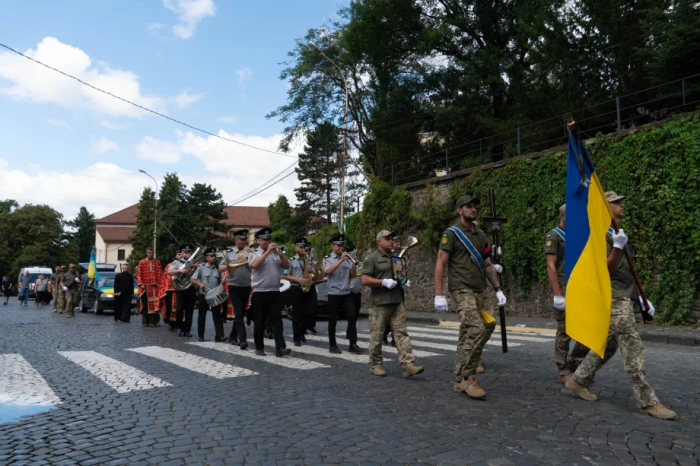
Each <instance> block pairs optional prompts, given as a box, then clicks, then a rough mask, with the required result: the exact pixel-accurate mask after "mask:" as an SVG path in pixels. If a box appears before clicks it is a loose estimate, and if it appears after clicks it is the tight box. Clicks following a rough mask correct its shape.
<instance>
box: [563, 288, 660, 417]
mask: <svg viewBox="0 0 700 466" xmlns="http://www.w3.org/2000/svg"><path fill="white" fill-rule="evenodd" d="M634 319H635V316H634V306H633V303H632V301H631V300H629V299H624V298H623V299H614V300H613V302H612V313H611V317H610V330H609V332H608V342H607V344H606V346H605V354H604V357H603V358H602V359H601V358H600V356H598V355H597V354H595V353H594V352H593V351H591V352H589V353H588V356H586V358H585V359H584V360H583V362H582V363H581V365H580V366H579V367H578V369H576V372H574V375H573V377H574V380H576V382H578V383H580V384H581V385H584V386H586V387H587V386H588V385H590V383H591V382H592V381H593V376H594V375H595V373H596V371H597V370H598V369H600V368H601V367H603V364H605V363H606V362H608V361H609V360H610V359H611V358H612V357H613V356H614V355H615V353H616V352H617V348H618V347H619V348H620V352H621V353H622V358H623V360H624V362H625V371H627V375H628V376H629V378H630V382H632V391H634V395H635V396H636V397H637V403H638V404H639V407H640V408H646V407H648V406H652V405H655V404H656V403H658V402H659V399H658V398H657V397H656V393H654V389H653V388H651V386H650V385H649V383H648V382H647V377H646V373H645V371H644V344H642V338H641V337H640V336H639V332H638V331H637V324H636V322H635V320H634Z"/></svg>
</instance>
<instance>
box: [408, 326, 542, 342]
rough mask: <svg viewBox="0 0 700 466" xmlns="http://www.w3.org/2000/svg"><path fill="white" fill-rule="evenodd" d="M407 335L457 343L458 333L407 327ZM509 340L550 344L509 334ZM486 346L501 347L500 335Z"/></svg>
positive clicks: (495, 334) (495, 336) (494, 337)
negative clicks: (446, 333) (443, 332)
mask: <svg viewBox="0 0 700 466" xmlns="http://www.w3.org/2000/svg"><path fill="white" fill-rule="evenodd" d="M408 334H409V335H410V336H411V337H418V338H435V339H437V340H449V341H457V340H458V339H459V333H458V332H450V334H449V335H445V334H442V333H436V332H433V333H430V329H428V330H426V329H425V328H423V327H409V331H408ZM511 340H517V341H536V342H538V343H548V342H551V341H552V340H549V339H546V338H537V337H524V336H519V335H512V334H511V333H509V334H508V341H509V343H508V344H509V345H510V341H511ZM486 344H487V345H496V346H501V335H500V333H498V334H497V333H494V334H493V336H492V337H491V339H490V340H489V341H487V342H486Z"/></svg>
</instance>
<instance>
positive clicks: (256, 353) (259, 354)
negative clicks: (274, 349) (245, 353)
mask: <svg viewBox="0 0 700 466" xmlns="http://www.w3.org/2000/svg"><path fill="white" fill-rule="evenodd" d="M255 355H256V356H267V355H266V354H265V351H263V350H261V349H256V350H255Z"/></svg>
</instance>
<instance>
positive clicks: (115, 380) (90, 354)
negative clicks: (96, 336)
mask: <svg viewBox="0 0 700 466" xmlns="http://www.w3.org/2000/svg"><path fill="white" fill-rule="evenodd" d="M58 353H59V354H60V355H61V356H63V357H64V358H66V359H68V360H69V361H71V362H74V363H75V364H77V365H79V366H80V367H82V368H83V369H85V370H86V371H88V372H90V373H91V374H92V375H94V376H95V377H97V378H99V379H100V380H102V381H103V382H104V383H106V384H107V385H109V386H110V387H112V388H113V389H115V390H116V391H117V392H119V393H128V392H132V391H137V390H148V389H150V388H157V387H169V386H170V384H169V383H168V382H165V381H163V380H161V379H159V378H158V377H154V376H152V375H149V374H146V373H145V372H143V371H141V370H139V369H136V368H135V367H131V366H129V365H127V364H124V363H123V362H121V361H117V360H116V359H112V358H110V357H108V356H105V355H103V354H100V353H96V352H94V351H59V352H58Z"/></svg>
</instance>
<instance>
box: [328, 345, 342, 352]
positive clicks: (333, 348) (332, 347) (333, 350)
mask: <svg viewBox="0 0 700 466" xmlns="http://www.w3.org/2000/svg"><path fill="white" fill-rule="evenodd" d="M330 352H331V353H333V354H341V353H342V351H340V348H338V347H337V346H331V349H330Z"/></svg>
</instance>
